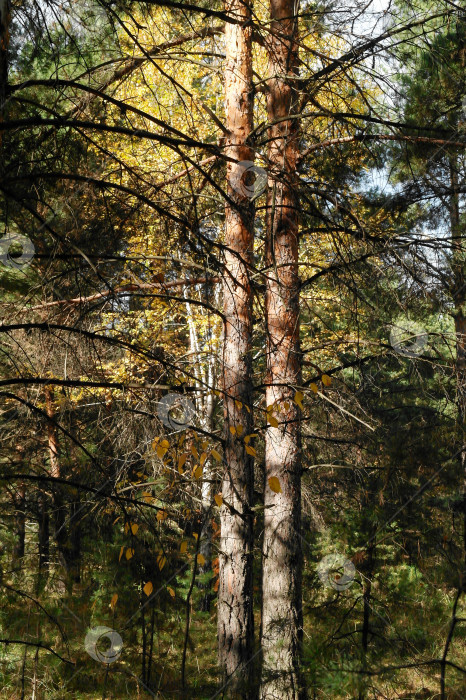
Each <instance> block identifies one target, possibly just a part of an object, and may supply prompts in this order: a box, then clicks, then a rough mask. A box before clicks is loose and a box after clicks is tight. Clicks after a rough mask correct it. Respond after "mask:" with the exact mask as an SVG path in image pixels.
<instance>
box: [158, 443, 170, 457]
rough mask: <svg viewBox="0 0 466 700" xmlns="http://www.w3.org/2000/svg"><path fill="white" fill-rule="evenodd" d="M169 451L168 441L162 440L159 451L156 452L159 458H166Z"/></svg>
mask: <svg viewBox="0 0 466 700" xmlns="http://www.w3.org/2000/svg"><path fill="white" fill-rule="evenodd" d="M164 443H166V446H165V445H164ZM167 450H168V441H167V440H162V442H161V443H160V444H159V445H157V450H156V452H157V457H159V459H162V458H163V457H165V455H166V453H167Z"/></svg>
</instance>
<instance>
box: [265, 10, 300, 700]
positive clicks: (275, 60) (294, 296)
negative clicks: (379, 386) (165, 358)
mask: <svg viewBox="0 0 466 700" xmlns="http://www.w3.org/2000/svg"><path fill="white" fill-rule="evenodd" d="M270 7H271V18H272V23H271V27H270V29H271V36H270V38H269V41H268V54H269V68H268V74H269V78H268V99H267V111H268V120H269V123H270V124H271V127H270V128H269V139H270V141H269V150H268V160H269V168H270V173H269V193H268V201H267V249H266V255H267V265H268V275H267V285H266V286H267V289H266V316H267V390H266V402H267V406H268V407H270V406H271V405H273V404H275V405H277V406H278V407H279V409H280V412H279V413H277V412H276V413H275V414H274V415H275V417H276V418H277V419H278V421H279V423H280V425H279V426H278V428H277V427H272V426H269V427H268V429H267V434H266V452H265V460H266V483H265V492H264V505H265V516H264V543H263V578H262V593H263V602H262V648H263V671H262V684H261V690H260V697H261V698H262V699H263V700H265V699H267V700H269V699H271V698H274V699H277V698H280V699H282V698H289V699H290V700H291V699H293V700H295V699H297V698H303V697H305V691H304V689H303V683H302V679H301V676H300V650H301V637H302V602H301V596H302V591H301V577H302V575H301V569H302V562H301V559H302V553H301V540H300V530H301V427H300V414H299V410H300V409H299V408H298V406H297V405H296V403H294V402H293V398H294V395H295V392H296V387H297V386H300V384H301V352H300V340H299V277H298V248H299V214H298V195H297V191H298V182H297V177H296V161H297V157H298V135H299V134H298V121H297V120H293V119H287V118H286V117H287V116H289V115H291V114H293V113H295V112H296V110H297V102H298V100H297V93H296V90H295V82H294V81H295V80H296V77H297V73H298V68H297V66H298V43H297V40H298V28H297V13H298V3H296V2H294V0H271V4H270ZM271 477H277V478H278V480H279V482H280V487H281V492H279V493H276V492H275V491H274V490H272V489H271V488H270V485H269V479H270V478H271Z"/></svg>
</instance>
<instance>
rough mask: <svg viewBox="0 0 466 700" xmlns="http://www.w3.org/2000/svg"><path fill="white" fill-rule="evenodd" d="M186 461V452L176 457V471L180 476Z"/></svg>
mask: <svg viewBox="0 0 466 700" xmlns="http://www.w3.org/2000/svg"><path fill="white" fill-rule="evenodd" d="M187 459H188V455H187V454H186V452H185V453H184V454H182V455H180V456H179V457H178V471H179V472H180V474H182V473H183V467H184V465H185V464H186V460H187Z"/></svg>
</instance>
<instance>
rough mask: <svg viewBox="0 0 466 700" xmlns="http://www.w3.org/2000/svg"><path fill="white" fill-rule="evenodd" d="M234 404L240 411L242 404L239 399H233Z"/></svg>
mask: <svg viewBox="0 0 466 700" xmlns="http://www.w3.org/2000/svg"><path fill="white" fill-rule="evenodd" d="M235 406H236V408H237V409H238V410H239V411H241V409H242V408H243V404H242V403H241V401H238V400H236V401H235Z"/></svg>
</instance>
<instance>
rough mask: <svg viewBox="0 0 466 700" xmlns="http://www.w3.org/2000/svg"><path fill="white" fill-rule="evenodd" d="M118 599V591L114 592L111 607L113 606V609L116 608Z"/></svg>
mask: <svg viewBox="0 0 466 700" xmlns="http://www.w3.org/2000/svg"><path fill="white" fill-rule="evenodd" d="M117 600H118V593H114V594H113V595H112V600H111V601H110V607H111V608H112V610H115V605H116V604H117Z"/></svg>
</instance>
